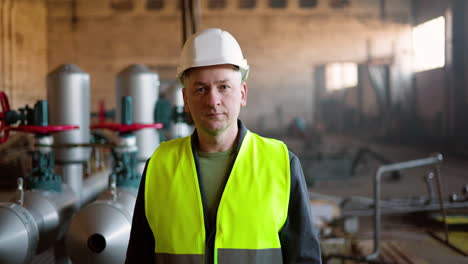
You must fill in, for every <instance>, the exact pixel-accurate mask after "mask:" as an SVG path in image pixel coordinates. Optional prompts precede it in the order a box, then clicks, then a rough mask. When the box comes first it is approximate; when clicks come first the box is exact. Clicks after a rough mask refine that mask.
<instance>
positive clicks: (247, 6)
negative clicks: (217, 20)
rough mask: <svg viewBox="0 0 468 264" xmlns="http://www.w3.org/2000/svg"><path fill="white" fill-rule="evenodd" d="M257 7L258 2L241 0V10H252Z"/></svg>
mask: <svg viewBox="0 0 468 264" xmlns="http://www.w3.org/2000/svg"><path fill="white" fill-rule="evenodd" d="M256 5H257V3H256V0H239V8H241V9H252V8H255V6H256Z"/></svg>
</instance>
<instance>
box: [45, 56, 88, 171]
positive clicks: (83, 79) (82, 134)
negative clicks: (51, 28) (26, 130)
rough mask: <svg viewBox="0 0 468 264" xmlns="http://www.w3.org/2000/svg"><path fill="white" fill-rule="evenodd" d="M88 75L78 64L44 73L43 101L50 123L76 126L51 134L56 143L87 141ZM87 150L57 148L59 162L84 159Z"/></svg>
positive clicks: (65, 65)
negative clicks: (44, 90) (44, 95)
mask: <svg viewBox="0 0 468 264" xmlns="http://www.w3.org/2000/svg"><path fill="white" fill-rule="evenodd" d="M89 85H90V81H89V74H88V73H86V72H83V71H82V70H81V69H80V68H78V66H76V65H73V64H64V65H61V66H59V67H58V68H57V69H55V70H54V71H52V72H50V73H49V74H48V75H47V100H48V101H49V115H50V120H49V123H50V124H51V125H77V126H79V127H80V128H79V129H76V130H71V131H65V132H61V133H57V134H55V135H54V141H55V143H56V144H82V143H89V140H90V132H89V122H90V108H89V102H90V95H89ZM89 156H90V149H89V148H84V147H75V148H66V149H57V150H56V156H55V159H56V161H57V162H59V163H69V162H74V163H76V162H86V161H87V160H88V159H89Z"/></svg>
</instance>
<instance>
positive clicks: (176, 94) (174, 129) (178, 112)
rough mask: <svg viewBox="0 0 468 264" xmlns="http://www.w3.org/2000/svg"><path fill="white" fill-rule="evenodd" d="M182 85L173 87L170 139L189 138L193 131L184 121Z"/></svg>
mask: <svg viewBox="0 0 468 264" xmlns="http://www.w3.org/2000/svg"><path fill="white" fill-rule="evenodd" d="M182 89H183V87H182V85H177V86H176V87H174V91H173V96H172V100H173V105H174V109H173V112H172V113H173V120H172V123H171V130H170V133H169V134H170V138H171V139H175V138H181V137H186V136H189V135H190V134H191V133H192V132H193V129H192V128H191V127H190V125H189V124H187V122H186V121H185V112H184V96H183V93H182Z"/></svg>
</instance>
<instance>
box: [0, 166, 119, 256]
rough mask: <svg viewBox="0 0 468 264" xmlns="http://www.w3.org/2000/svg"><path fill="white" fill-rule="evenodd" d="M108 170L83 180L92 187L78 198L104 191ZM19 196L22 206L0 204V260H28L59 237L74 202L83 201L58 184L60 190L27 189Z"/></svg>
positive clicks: (14, 199)
mask: <svg viewBox="0 0 468 264" xmlns="http://www.w3.org/2000/svg"><path fill="white" fill-rule="evenodd" d="M109 173H110V172H109V171H107V172H100V173H97V174H94V175H93V176H91V177H90V178H89V179H87V180H86V181H85V182H84V185H85V188H88V187H90V186H93V187H92V188H90V189H89V190H87V191H86V192H85V193H84V194H83V195H81V197H83V198H86V199H87V200H90V199H92V197H93V196H95V195H96V194H97V193H99V192H102V191H104V190H105V188H106V186H107V180H108V177H107V175H108V174H109ZM104 176H106V177H104ZM23 195H24V196H23V197H24V198H23V206H21V205H19V204H16V203H0V226H1V227H2V228H0V263H12V264H16V263H18V264H22V263H29V262H30V261H31V259H32V258H33V257H34V255H35V254H36V253H41V252H43V251H44V250H46V249H48V248H49V247H50V246H51V245H53V244H54V243H55V242H56V241H58V240H59V239H60V238H61V237H63V235H64V233H65V231H66V230H65V228H66V227H67V222H68V220H70V219H71V216H72V214H73V213H74V212H75V210H76V208H77V204H82V203H83V201H80V200H79V199H78V196H77V195H76V194H75V192H73V191H72V189H71V188H70V186H68V185H67V184H63V185H62V192H60V193H58V192H47V191H39V190H30V191H27V192H24V194H23ZM17 200H18V199H17V197H13V198H12V201H17Z"/></svg>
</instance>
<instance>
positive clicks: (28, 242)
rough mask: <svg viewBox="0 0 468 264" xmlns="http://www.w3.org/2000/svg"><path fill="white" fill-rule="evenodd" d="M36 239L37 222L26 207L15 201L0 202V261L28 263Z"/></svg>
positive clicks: (34, 248) (37, 236)
mask: <svg viewBox="0 0 468 264" xmlns="http://www.w3.org/2000/svg"><path fill="white" fill-rule="evenodd" d="M38 240H39V230H38V227H37V224H36V222H35V221H34V217H33V216H32V215H31V213H30V212H29V211H28V210H27V209H25V208H23V207H22V206H20V205H18V204H15V203H0V263H10V264H26V263H30V262H31V259H32V258H33V257H34V256H35V254H36V248H37V243H38Z"/></svg>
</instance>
